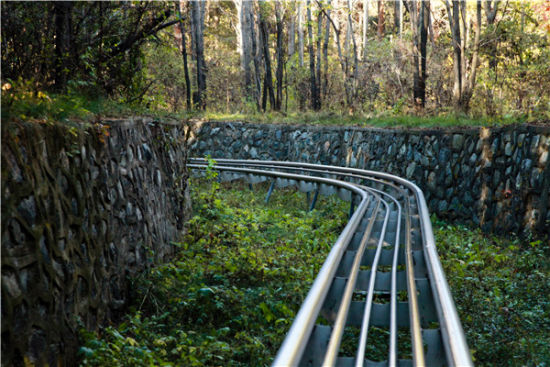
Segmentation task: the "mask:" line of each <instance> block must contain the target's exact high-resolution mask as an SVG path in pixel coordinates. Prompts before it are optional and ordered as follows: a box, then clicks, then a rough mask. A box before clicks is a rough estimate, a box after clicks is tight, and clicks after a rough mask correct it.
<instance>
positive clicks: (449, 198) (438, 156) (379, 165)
mask: <svg viewBox="0 0 550 367" xmlns="http://www.w3.org/2000/svg"><path fill="white" fill-rule="evenodd" d="M194 130H195V137H194V139H195V140H194V142H192V144H191V146H190V150H191V151H190V154H191V155H192V156H198V157H202V156H205V155H207V154H209V155H211V156H212V157H214V158H216V157H220V158H243V159H273V160H288V161H302V162H310V163H321V164H332V165H338V166H349V167H357V168H363V169H371V170H377V171H383V172H388V173H392V174H395V175H398V176H401V177H405V178H407V179H409V180H411V181H413V182H415V183H416V184H417V185H418V186H419V187H420V188H421V189H422V190H423V191H424V194H425V196H426V201H427V202H428V205H429V207H430V211H431V212H432V213H436V214H437V215H438V216H439V217H441V218H446V219H452V220H459V221H464V222H473V223H475V224H476V225H479V226H481V227H482V228H483V229H484V230H486V231H496V232H502V231H504V232H522V231H523V230H524V229H528V230H532V231H534V232H539V233H549V232H550V210H548V205H549V188H550V168H549V164H548V161H549V157H548V155H549V154H550V152H549V146H550V128H549V127H542V126H510V127H502V128H494V129H487V128H471V129H455V130H433V129H432V130H421V129H415V130H397V129H396V130H392V129H369V128H355V127H315V126H289V125H263V124H262V125H258V124H247V123H223V122H211V123H197V124H196V125H195V127H194Z"/></svg>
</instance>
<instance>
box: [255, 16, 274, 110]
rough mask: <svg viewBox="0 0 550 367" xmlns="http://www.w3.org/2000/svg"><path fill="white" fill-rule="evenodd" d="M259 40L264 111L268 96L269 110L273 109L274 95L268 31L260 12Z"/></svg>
mask: <svg viewBox="0 0 550 367" xmlns="http://www.w3.org/2000/svg"><path fill="white" fill-rule="evenodd" d="M259 16H260V38H261V41H262V46H261V47H262V50H263V55H264V63H265V74H264V93H263V100H262V108H263V109H264V111H265V109H266V107H267V103H266V98H267V96H269V104H270V105H271V108H275V93H274V92H273V76H272V72H271V58H270V56H269V29H268V25H267V23H266V22H265V19H264V18H263V16H262V12H261V11H260V14H259Z"/></svg>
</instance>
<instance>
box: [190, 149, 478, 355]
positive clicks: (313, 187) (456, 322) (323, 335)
mask: <svg viewBox="0 0 550 367" xmlns="http://www.w3.org/2000/svg"><path fill="white" fill-rule="evenodd" d="M216 162H217V164H216V166H215V167H214V168H215V169H217V170H219V171H220V172H221V174H220V179H221V180H222V181H232V180H237V179H242V180H245V181H246V182H248V183H249V184H254V183H258V182H264V181H267V180H270V181H271V186H270V188H269V190H268V194H267V197H266V201H268V200H269V197H270V195H271V193H272V191H273V189H274V188H275V187H285V186H289V185H294V186H296V187H297V188H298V189H299V190H300V191H303V192H306V193H308V199H309V194H310V193H311V192H314V197H313V200H312V201H311V204H310V205H311V206H310V208H313V207H314V206H315V203H316V200H317V196H318V194H323V195H331V194H338V195H339V196H340V198H341V199H343V200H346V201H350V220H349V222H348V223H347V225H346V227H345V228H344V229H343V231H342V233H341V234H340V236H339V237H338V239H337V240H336V243H335V244H334V246H333V247H332V250H331V251H330V253H329V255H328V256H327V259H326V260H325V263H324V264H323V266H322V268H321V270H320V271H319V274H318V275H317V277H316V279H315V281H314V283H313V285H312V287H311V289H310V291H309V293H308V295H307V297H306V299H305V301H304V302H303V304H302V306H301V308H300V311H299V312H298V314H297V315H296V318H295V319H294V322H293V324H292V326H291V328H290V331H289V332H288V334H287V336H286V338H285V341H284V342H283V344H282V346H281V347H280V349H279V352H278V353H277V356H276V357H275V360H274V362H273V366H298V365H300V366H319V365H323V366H334V365H338V366H353V365H354V366H364V365H366V366H386V365H389V366H397V365H399V366H408V365H414V366H442V365H449V366H472V365H473V363H472V360H471V357H470V351H469V349H468V345H467V343H466V338H465V336H464V331H463V330H462V326H461V323H460V319H459V318H458V314H457V312H456V308H455V305H454V302H453V299H452V296H451V293H450V290H449V286H448V284H447V281H446V279H445V275H444V272H443V269H442V267H441V263H440V262H439V257H438V255H437V250H436V247H435V240H434V237H433V232H432V227H431V223H430V219H429V212H428V209H427V205H426V201H425V199H424V195H423V194H422V191H421V190H420V189H419V188H418V187H417V186H416V185H415V184H413V183H412V182H410V181H407V180H405V179H403V178H400V177H397V176H393V175H390V174H386V173H381V172H375V171H367V170H360V169H354V168H346V167H336V166H324V165H316V164H308V163H298V162H279V161H255V160H231V159H217V160H216ZM206 163H207V162H206V161H205V160H204V159H197V158H194V159H191V161H190V164H189V165H188V166H189V167H190V168H192V169H196V170H199V169H203V168H205V167H206ZM356 205H357V208H356V209H355V210H354V208H355V206H356ZM387 268H390V269H389V271H388V270H387ZM403 268H404V270H403ZM405 294H406V295H405ZM399 298H401V299H402V301H399ZM372 326H375V327H377V328H379V329H382V330H384V331H386V333H387V334H388V335H389V338H388V343H387V344H388V345H387V360H385V361H381V362H373V361H371V360H369V359H368V355H367V353H366V351H367V349H368V347H369V346H371V345H372V342H371V341H370V340H369V338H368V337H369V330H371V327H372ZM354 331H355V335H353V332H354ZM409 333H410V341H409V338H403V337H402V336H403V334H407V335H408V334H409ZM357 334H358V335H357ZM343 339H347V340H346V342H345V343H346V345H347V347H346V348H342V340H343ZM371 339H372V338H371ZM369 342H371V344H369ZM351 344H352V345H355V346H356V352H355V354H350V353H349V345H351ZM409 355H410V356H412V358H411V359H408V358H406V357H408V356H409ZM400 356H401V358H399V357H400Z"/></svg>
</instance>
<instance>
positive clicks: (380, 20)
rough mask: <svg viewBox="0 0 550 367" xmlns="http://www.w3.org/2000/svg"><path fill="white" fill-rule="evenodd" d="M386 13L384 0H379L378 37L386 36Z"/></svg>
mask: <svg viewBox="0 0 550 367" xmlns="http://www.w3.org/2000/svg"><path fill="white" fill-rule="evenodd" d="M385 23H386V19H385V13H384V0H378V28H377V34H378V38H379V39H381V38H382V37H384V32H385V26H386V25H385Z"/></svg>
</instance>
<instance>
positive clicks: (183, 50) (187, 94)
mask: <svg viewBox="0 0 550 367" xmlns="http://www.w3.org/2000/svg"><path fill="white" fill-rule="evenodd" d="M182 6H183V2H182V1H181V0H179V1H178V3H176V8H177V9H178V15H179V17H180V22H179V26H180V32H181V56H182V59H183V73H184V77H185V98H186V102H187V109H188V110H190V109H191V79H190V78H189V68H188V66H187V37H186V36H185V24H184V22H183V17H182V14H181V8H182Z"/></svg>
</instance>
